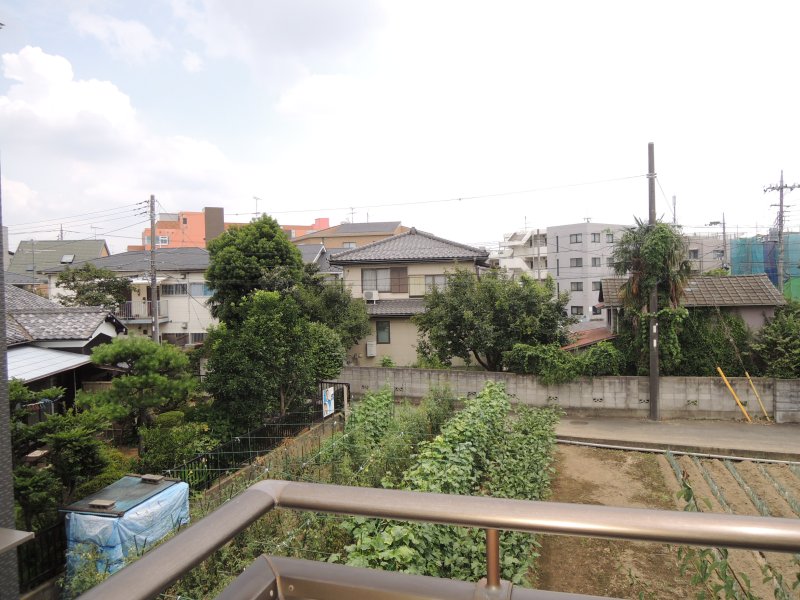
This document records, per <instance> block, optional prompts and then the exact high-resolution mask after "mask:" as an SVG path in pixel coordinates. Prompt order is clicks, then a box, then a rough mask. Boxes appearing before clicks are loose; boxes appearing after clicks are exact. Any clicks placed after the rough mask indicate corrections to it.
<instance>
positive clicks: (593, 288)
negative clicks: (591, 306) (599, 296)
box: [592, 281, 600, 292]
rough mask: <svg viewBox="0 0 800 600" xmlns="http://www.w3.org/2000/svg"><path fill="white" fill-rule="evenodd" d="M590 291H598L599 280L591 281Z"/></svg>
mask: <svg viewBox="0 0 800 600" xmlns="http://www.w3.org/2000/svg"><path fill="white" fill-rule="evenodd" d="M592 291H593V292H599V291H600V282H599V281H593V282H592Z"/></svg>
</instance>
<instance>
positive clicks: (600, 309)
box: [592, 306, 603, 315]
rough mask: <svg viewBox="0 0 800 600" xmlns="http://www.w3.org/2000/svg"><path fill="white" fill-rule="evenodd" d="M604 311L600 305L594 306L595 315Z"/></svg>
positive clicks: (593, 312)
mask: <svg viewBox="0 0 800 600" xmlns="http://www.w3.org/2000/svg"><path fill="white" fill-rule="evenodd" d="M602 313H603V309H602V308H600V307H599V306H593V307H592V314H593V315H599V314H602Z"/></svg>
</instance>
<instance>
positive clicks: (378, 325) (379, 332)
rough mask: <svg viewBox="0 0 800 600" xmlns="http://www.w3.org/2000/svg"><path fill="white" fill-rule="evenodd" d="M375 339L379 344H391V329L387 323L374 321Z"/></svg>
mask: <svg viewBox="0 0 800 600" xmlns="http://www.w3.org/2000/svg"><path fill="white" fill-rule="evenodd" d="M375 339H376V341H377V342H378V343H379V344H388V343H389V342H391V339H392V335H391V327H390V322H389V321H375Z"/></svg>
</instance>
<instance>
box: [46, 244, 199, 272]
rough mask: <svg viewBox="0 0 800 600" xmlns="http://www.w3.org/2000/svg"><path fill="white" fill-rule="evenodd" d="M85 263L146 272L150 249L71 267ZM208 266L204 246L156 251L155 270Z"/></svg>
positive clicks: (56, 269)
mask: <svg viewBox="0 0 800 600" xmlns="http://www.w3.org/2000/svg"><path fill="white" fill-rule="evenodd" d="M86 263H92V264H93V265H94V266H96V267H98V268H100V269H109V270H111V271H114V272H116V273H146V272H149V271H150V251H149V250H134V251H132V252H121V253H119V254H112V255H111V256H103V257H102V258H95V259H93V260H87V261H83V262H81V263H76V264H73V265H72V267H73V268H80V267H82V266H83V265H84V264H86ZM207 268H208V250H206V249H205V248H161V249H159V250H157V251H156V271H158V272H159V273H163V272H167V271H176V272H185V271H205V270H206V269H207ZM63 270H64V269H63V265H59V267H56V268H52V269H48V270H47V272H48V273H57V272H59V271H63Z"/></svg>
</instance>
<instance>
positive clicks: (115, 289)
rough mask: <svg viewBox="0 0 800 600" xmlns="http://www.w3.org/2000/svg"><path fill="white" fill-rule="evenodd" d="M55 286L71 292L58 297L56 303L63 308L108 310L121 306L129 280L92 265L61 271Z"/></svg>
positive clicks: (128, 291) (127, 294)
mask: <svg viewBox="0 0 800 600" xmlns="http://www.w3.org/2000/svg"><path fill="white" fill-rule="evenodd" d="M56 286H58V287H60V288H64V289H66V290H68V291H70V292H72V294H71V295H68V296H59V298H58V301H59V302H60V303H61V304H63V305H64V306H102V307H104V308H107V309H109V310H111V309H112V308H115V307H117V306H119V305H120V304H122V303H123V302H124V301H125V299H126V298H128V296H129V294H130V291H131V282H130V280H129V279H127V278H126V277H118V276H117V274H116V273H114V271H110V270H108V269H100V268H98V267H96V266H94V265H93V264H92V263H86V264H85V265H83V266H82V267H80V268H78V269H70V268H67V269H66V270H64V271H62V272H61V273H59V274H58V280H57V281H56Z"/></svg>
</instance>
